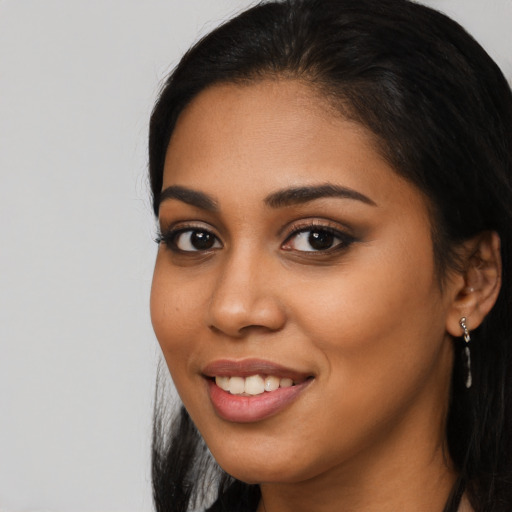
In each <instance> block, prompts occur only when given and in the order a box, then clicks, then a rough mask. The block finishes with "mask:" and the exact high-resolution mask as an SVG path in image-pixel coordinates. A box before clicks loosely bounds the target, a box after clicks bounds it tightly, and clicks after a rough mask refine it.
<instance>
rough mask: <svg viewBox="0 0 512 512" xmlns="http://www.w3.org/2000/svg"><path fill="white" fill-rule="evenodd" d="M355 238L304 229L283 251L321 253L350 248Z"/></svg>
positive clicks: (295, 235) (290, 239)
mask: <svg viewBox="0 0 512 512" xmlns="http://www.w3.org/2000/svg"><path fill="white" fill-rule="evenodd" d="M352 241H353V238H351V237H349V236H347V235H344V234H343V233H337V232H336V233H335V232H333V231H332V230H330V229H325V228H315V227H312V228H310V229H303V230H301V231H298V232H296V233H294V234H293V235H292V236H290V237H289V238H288V240H287V241H286V243H285V245H284V246H283V249H287V250H293V251H300V252H320V251H328V250H330V249H336V248H338V247H339V248H342V247H348V246H349V245H350V243H351V242H352Z"/></svg>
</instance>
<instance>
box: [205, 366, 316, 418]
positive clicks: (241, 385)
mask: <svg viewBox="0 0 512 512" xmlns="http://www.w3.org/2000/svg"><path fill="white" fill-rule="evenodd" d="M203 377H204V378H205V379H206V380H207V384H208V391H209V396H210V400H211V402H212V405H213V407H214V409H215V411H216V412H217V414H218V415H219V416H220V417H221V418H223V419H225V420H228V421H232V422H239V423H249V422H255V421H260V420H263V419H266V418H268V417H270V416H274V415H275V414H277V413H279V412H280V411H282V410H283V409H285V408H286V407H287V406H288V405H289V404H291V403H292V402H294V401H295V400H296V399H297V398H298V397H299V396H300V394H301V393H302V392H303V391H304V390H305V389H306V388H307V387H308V385H309V384H310V383H311V382H312V381H313V380H314V375H311V374H307V373H302V372H298V371H294V370H291V369H289V368H285V367H283V366H280V365H276V364H274V363H270V362H267V361H261V360H256V359H251V360H244V361H230V360H222V361H216V362H214V363H211V364H209V365H208V366H207V367H205V368H204V370H203Z"/></svg>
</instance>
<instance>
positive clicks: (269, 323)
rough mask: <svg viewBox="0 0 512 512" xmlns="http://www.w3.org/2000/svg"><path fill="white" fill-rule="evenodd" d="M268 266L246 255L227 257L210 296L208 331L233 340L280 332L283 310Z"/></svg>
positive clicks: (284, 314)
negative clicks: (251, 333) (252, 333)
mask: <svg viewBox="0 0 512 512" xmlns="http://www.w3.org/2000/svg"><path fill="white" fill-rule="evenodd" d="M271 267H272V264H271V263H269V264H268V265H267V264H265V262H264V261H262V260H261V259H260V258H258V257H255V256H253V257H249V256H248V255H247V254H246V255H245V257H244V256H243V255H240V256H239V257H237V256H236V255H233V257H231V258H229V259H228V261H226V263H225V265H224V266H223V268H222V270H221V271H220V272H219V278H218V279H217V281H216V283H215V287H214V290H213V293H212V296H211V300H210V304H209V309H208V318H207V322H208V326H209V328H210V329H212V330H213V331H216V332H221V333H223V334H224V335H227V336H229V337H233V338H242V337H244V336H246V335H247V334H249V333H250V332H253V331H260V332H274V331H278V330H280V329H282V328H283V326H284V324H285V323H286V311H285V308H284V305H283V303H282V301H281V300H280V297H279V293H278V288H277V283H276V279H274V277H275V275H274V274H273V272H272V270H271Z"/></svg>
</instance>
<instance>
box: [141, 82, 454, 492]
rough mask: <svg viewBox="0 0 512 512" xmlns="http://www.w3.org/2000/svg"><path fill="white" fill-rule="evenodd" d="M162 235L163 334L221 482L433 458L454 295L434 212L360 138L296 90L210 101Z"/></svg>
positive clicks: (170, 184) (179, 157)
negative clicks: (441, 276) (222, 474)
mask: <svg viewBox="0 0 512 512" xmlns="http://www.w3.org/2000/svg"><path fill="white" fill-rule="evenodd" d="M159 222H160V228H161V233H162V234H161V243H160V247H159V251H158V256H157V261H156V267H155V273H154V280H153V287H152V296H151V315H152V321H153V325H154V329H155V333H156V336H157V338H158V341H159V343H160V345H161V348H162V351H163V354H164V356H165V359H166V361H167V364H168V367H169V370H170V372H171V374H172V377H173V380H174V382H175V385H176V387H177V390H178V392H179V394H180V396H181V398H182V400H183V403H184V405H185V406H186V408H187V410H188V411H189V413H190V415H191V417H192V419H193V421H194V422H195V424H196V425H197V427H198V429H199V431H200V432H201V434H202V435H203V437H204V439H205V441H206V443H207V444H208V446H209V448H210V450H211V451H212V453H213V455H214V456H215V458H216V459H217V461H218V462H219V463H220V465H221V466H222V467H223V468H224V469H225V470H226V471H227V472H229V473H230V474H232V475H234V476H235V477H237V478H239V479H241V480H244V481H247V482H260V483H261V482H292V483H293V482H301V481H305V480H307V479H311V478H315V477H318V476H320V475H327V474H329V473H333V472H336V471H350V469H351V468H352V469H353V468H354V467H355V465H357V464H359V466H360V467H364V461H365V460H366V461H368V460H369V457H370V454H371V457H373V458H375V457H376V456H377V454H383V456H384V455H385V454H386V453H388V455H389V453H391V451H392V452H393V453H394V454H396V453H400V452H401V450H402V451H403V450H407V449H410V448H411V447H412V446H414V445H417V444H418V443H421V442H422V440H425V443H427V444H428V443H431V444H435V443H438V444H439V440H440V438H441V440H442V438H443V428H444V427H443V422H444V416H445V412H446V403H447V396H448V388H449V378H450V372H451V365H452V351H451V344H450V342H449V339H448V336H447V334H446V329H445V323H446V314H447V313H446V312H447V310H448V308H449V298H448V296H449V294H447V293H442V292H441V291H440V288H439V284H438V280H437V276H436V273H435V266H434V258H433V248H432V241H431V226H430V221H429V215H428V208H427V203H426V200H425V198H424V197H423V196H422V194H421V193H420V192H419V191H418V190H417V189H416V188H415V187H414V186H413V185H411V184H409V183H408V182H406V181H405V180H404V179H402V178H400V177H399V176H398V175H397V174H396V173H395V172H394V171H393V169H392V168H391V167H390V166H389V165H388V164H387V163H386V161H385V160H384V159H383V158H382V157H381V156H380V154H379V153H378V151H377V150H376V149H375V145H374V143H373V141H372V137H371V136H370V134H369V133H368V132H367V131H366V130H365V129H364V128H363V127H361V126H360V125H358V124H356V123H353V122H350V121H347V120H345V119H342V118H341V117H340V116H336V115H335V114H334V113H333V112H332V111H331V110H330V109H329V107H328V106H327V105H326V104H325V103H324V102H323V101H322V99H320V98H319V97H317V96H316V95H315V94H314V93H313V92H312V91H311V90H310V89H308V87H307V86H305V85H302V84H300V83H298V82H293V81H286V80H282V81H277V80H276V81H262V82H258V83H255V84H252V85H244V86H239V85H217V86H214V87H212V88H210V89H208V90H206V91H204V92H202V93H201V94H200V95H199V96H197V97H196V98H195V99H194V100H193V101H192V103H191V104H190V105H189V106H188V107H187V109H186V110H185V111H184V112H183V113H182V114H181V116H180V118H179V120H178V123H177V126H176V129H175V131H174V133H173V135H172V139H171V141H170V145H169V148H168V152H167V156H166V161H165V171H164V184H163V194H162V201H161V205H160V212H159ZM407 447H408V448H407ZM361 465H362V466H361Z"/></svg>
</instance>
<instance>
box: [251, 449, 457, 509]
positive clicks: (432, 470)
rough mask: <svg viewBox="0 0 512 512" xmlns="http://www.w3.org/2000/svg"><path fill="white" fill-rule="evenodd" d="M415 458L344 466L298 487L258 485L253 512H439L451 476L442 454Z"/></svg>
mask: <svg viewBox="0 0 512 512" xmlns="http://www.w3.org/2000/svg"><path fill="white" fill-rule="evenodd" d="M416 456H417V454H414V453H412V455H411V454H410V455H409V458H408V459H403V460H402V461H401V462H398V461H397V460H396V459H395V461H394V462H393V464H375V460H373V463H372V464H371V465H365V467H362V466H361V467H359V468H356V467H354V465H349V464H347V465H346V467H345V468H343V467H338V468H336V469H335V470H333V471H331V472H330V473H329V475H323V476H322V477H316V478H313V479H310V480H307V481H302V482H300V483H285V484H283V483H281V484H262V485H261V491H262V501H261V503H260V506H259V508H258V512H292V511H293V512H310V511H311V510H314V511H315V512H339V511H340V510H343V512H363V511H364V512H397V511H399V510H407V512H423V511H425V510H430V511H433V512H441V511H442V510H443V508H444V506H445V503H446V501H447V499H448V496H449V494H450V491H451V488H452V486H453V484H454V482H455V479H456V474H455V472H454V471H453V470H452V469H451V468H450V467H449V464H447V461H446V459H445V457H444V454H443V451H442V450H440V451H439V452H438V453H436V454H433V455H432V456H430V457H428V459H418V458H416ZM349 466H350V467H349ZM369 467H371V468H372V469H371V470H370V471H369V470H368V468H369Z"/></svg>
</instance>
